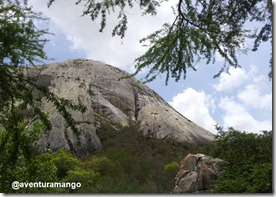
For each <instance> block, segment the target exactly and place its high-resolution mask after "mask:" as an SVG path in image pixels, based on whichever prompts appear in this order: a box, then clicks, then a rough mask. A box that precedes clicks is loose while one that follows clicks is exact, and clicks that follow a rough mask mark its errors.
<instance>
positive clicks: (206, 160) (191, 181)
mask: <svg viewBox="0 0 276 197" xmlns="http://www.w3.org/2000/svg"><path fill="white" fill-rule="evenodd" d="M221 161H222V160H221V159H218V158H212V157H209V156H206V155H204V154H188V155H187V156H186V157H185V158H184V159H183V160H182V161H181V162H180V169H179V171H178V173H177V174H176V177H175V187H174V189H173V193H196V192H205V191H208V190H210V189H211V188H212V182H213V181H214V180H216V179H217V178H218V176H219V174H220V170H219V167H218V165H217V163H218V162H221Z"/></svg>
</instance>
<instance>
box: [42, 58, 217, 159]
mask: <svg viewBox="0 0 276 197" xmlns="http://www.w3.org/2000/svg"><path fill="white" fill-rule="evenodd" d="M124 76H129V74H127V73H126V72H124V71H121V70H119V69H118V68H115V67H112V66H110V65H106V64H103V63H100V62H96V61H92V60H85V59H75V60H67V61H65V62H59V63H53V64H48V65H46V66H44V67H43V70H42V71H41V73H40V76H39V77H38V82H39V83H40V84H42V85H45V86H47V87H49V89H50V90H51V91H53V92H54V93H55V94H57V95H58V96H60V97H63V98H66V99H69V100H72V101H74V102H75V103H82V104H83V105H85V106H86V107H87V111H86V112H85V113H83V114H82V113H80V112H72V114H73V117H74V118H75V120H76V122H77V125H78V127H79V128H80V130H81V135H80V141H79V142H78V140H77V137H76V136H75V134H74V133H73V132H72V130H71V129H70V127H69V126H68V125H67V123H66V122H65V120H64V119H63V118H62V116H61V115H60V114H58V113H57V110H56V109H55V108H54V107H53V106H52V104H50V103H47V102H46V101H43V102H42V103H41V107H42V108H43V109H45V110H46V111H47V112H48V113H49V118H50V120H51V122H52V126H53V128H52V130H51V131H50V132H49V133H48V134H47V135H46V136H44V137H43V138H42V139H41V140H40V142H39V143H40V150H41V151H44V150H46V149H47V148H50V149H52V150H54V151H55V150H58V149H60V148H67V149H69V150H70V151H71V152H73V153H75V154H76V155H83V154H88V153H91V152H93V151H94V150H96V149H98V148H100V147H101V141H100V139H99V138H98V136H97V134H96V130H97V128H99V127H100V125H101V124H102V123H108V124H111V125H113V126H114V127H119V126H121V127H123V126H129V125H130V124H135V125H137V126H138V129H139V131H140V132H141V133H142V134H143V135H144V136H147V137H152V138H161V139H166V138H171V139H174V140H176V141H178V142H185V143H187V145H196V146H197V145H202V144H206V143H208V142H210V141H212V140H213V139H214V136H213V134H212V133H210V132H209V131H207V130H205V129H203V128H202V127H200V126H198V125H196V124H195V123H193V122H192V121H190V120H189V119H187V118H185V117H184V116H182V115H181V114H180V113H178V112H177V111H175V110H174V109H173V108H172V107H171V106H170V105H169V104H168V103H166V102H165V101H164V100H163V99H162V98H161V97H160V96H159V95H158V94H156V93H155V92H154V91H153V90H151V89H149V88H148V87H147V86H145V85H144V84H142V83H140V82H139V81H138V80H136V79H135V78H133V77H130V78H126V79H121V80H119V79H120V78H122V77H124Z"/></svg>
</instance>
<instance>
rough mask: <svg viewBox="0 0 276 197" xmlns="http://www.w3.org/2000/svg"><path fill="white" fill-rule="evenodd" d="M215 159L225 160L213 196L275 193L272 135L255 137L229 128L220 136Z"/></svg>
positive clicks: (264, 134)
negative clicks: (273, 189) (216, 194)
mask: <svg viewBox="0 0 276 197" xmlns="http://www.w3.org/2000/svg"><path fill="white" fill-rule="evenodd" d="M213 156H214V157H218V158H220V159H222V160H224V162H223V163H221V165H220V167H221V171H222V172H223V173H222V175H221V176H220V177H219V180H218V181H216V182H215V185H214V190H213V192H220V193H221V192H222V193H245V192H246V193H248V192H250V193H271V192H272V131H263V133H262V134H253V133H245V132H241V131H238V130H235V129H233V128H229V130H228V131H225V132H220V133H219V135H218V136H217V139H216V141H215V145H214V149H213Z"/></svg>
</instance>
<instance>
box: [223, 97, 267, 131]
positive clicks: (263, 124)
mask: <svg viewBox="0 0 276 197" xmlns="http://www.w3.org/2000/svg"><path fill="white" fill-rule="evenodd" d="M218 106H219V107H220V108H221V109H223V110H224V112H225V115H224V116H223V126H224V127H225V128H228V127H233V128H235V129H238V130H242V131H248V132H254V133H259V132H260V131H262V130H271V129H272V122H271V121H268V120H264V121H259V120H256V119H255V118H254V117H253V116H252V115H251V114H250V113H249V112H248V111H246V109H245V108H244V107H243V106H242V105H241V104H239V103H237V102H236V101H235V100H234V99H233V98H229V97H224V98H222V99H221V101H220V103H219V105H218Z"/></svg>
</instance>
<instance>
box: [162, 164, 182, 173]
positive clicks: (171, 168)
mask: <svg viewBox="0 0 276 197" xmlns="http://www.w3.org/2000/svg"><path fill="white" fill-rule="evenodd" d="M164 169H165V171H168V172H171V171H175V172H176V171H177V170H178V169H179V164H178V163H177V162H175V161H173V162H171V163H169V164H167V165H165V167H164Z"/></svg>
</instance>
